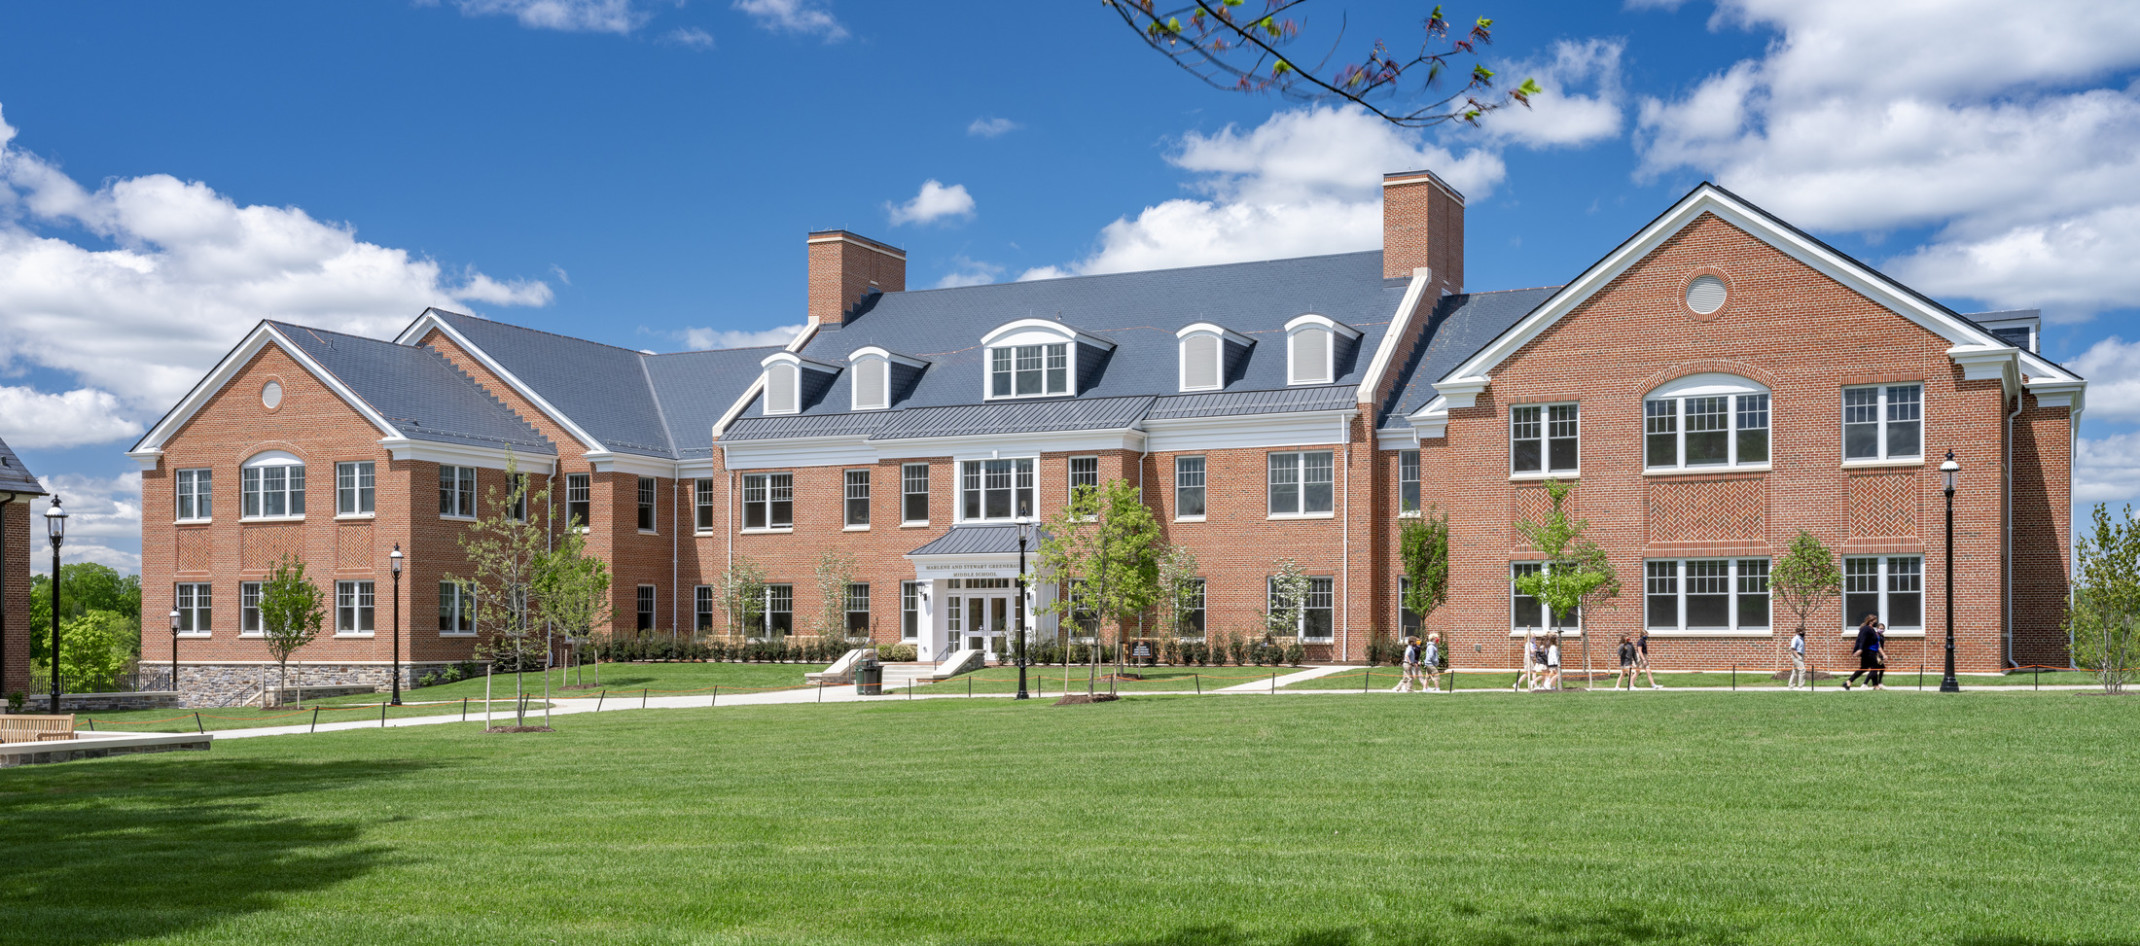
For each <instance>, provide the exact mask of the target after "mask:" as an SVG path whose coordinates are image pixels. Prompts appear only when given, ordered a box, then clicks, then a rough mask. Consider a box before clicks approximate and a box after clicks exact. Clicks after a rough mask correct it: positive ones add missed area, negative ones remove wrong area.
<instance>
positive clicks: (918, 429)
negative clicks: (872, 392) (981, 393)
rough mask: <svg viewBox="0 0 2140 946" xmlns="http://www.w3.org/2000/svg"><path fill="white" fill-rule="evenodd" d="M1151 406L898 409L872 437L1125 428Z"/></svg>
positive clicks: (1134, 402)
mask: <svg viewBox="0 0 2140 946" xmlns="http://www.w3.org/2000/svg"><path fill="white" fill-rule="evenodd" d="M1151 406H1152V399H1151V398H1148V397H1118V398H1107V399H1105V400H1096V401H1095V400H1084V399H1077V398H1064V399H1060V400H1051V401H1009V402H1002V401H999V402H996V403H993V404H971V405H967V406H964V407H923V408H912V409H909V410H904V411H897V412H894V413H893V414H892V417H891V420H890V421H888V422H887V423H886V424H885V425H884V426H883V428H881V429H879V430H878V431H877V432H876V433H874V434H871V435H870V437H869V439H871V440H906V439H911V438H915V437H965V436H973V435H976V434H1024V433H1045V432H1050V431H1062V430H1120V429H1123V428H1126V427H1133V426H1136V424H1137V422H1138V421H1139V420H1141V419H1143V417H1144V413H1145V411H1147V410H1149V409H1150V408H1151Z"/></svg>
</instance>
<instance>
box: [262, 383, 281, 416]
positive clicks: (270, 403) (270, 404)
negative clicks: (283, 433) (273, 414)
mask: <svg viewBox="0 0 2140 946" xmlns="http://www.w3.org/2000/svg"><path fill="white" fill-rule="evenodd" d="M260 403H261V404H263V405H265V406H266V407H267V409H268V410H271V411H272V410H274V409H275V408H278V407H281V406H282V382H280V381H270V382H268V383H266V384H263V385H261V386H260Z"/></svg>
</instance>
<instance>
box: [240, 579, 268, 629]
mask: <svg viewBox="0 0 2140 946" xmlns="http://www.w3.org/2000/svg"><path fill="white" fill-rule="evenodd" d="M264 633H266V629H265V628H264V627H263V626H262V625H261V623H260V583H259V582H257V581H241V582H239V583H238V634H239V635H240V636H248V637H258V636H260V635H261V634H264Z"/></svg>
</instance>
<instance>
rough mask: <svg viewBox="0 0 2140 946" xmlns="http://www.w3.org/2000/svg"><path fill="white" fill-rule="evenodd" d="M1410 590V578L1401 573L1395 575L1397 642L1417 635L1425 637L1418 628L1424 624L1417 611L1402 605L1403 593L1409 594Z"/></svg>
mask: <svg viewBox="0 0 2140 946" xmlns="http://www.w3.org/2000/svg"><path fill="white" fill-rule="evenodd" d="M1411 591H1412V579H1410V578H1407V577H1405V576H1403V575H1398V576H1397V640H1398V643H1403V642H1404V641H1406V640H1409V639H1411V638H1414V637H1418V638H1422V639H1424V638H1425V637H1426V635H1425V634H1422V633H1420V628H1422V627H1424V626H1425V622H1423V621H1421V620H1420V618H1419V615H1418V614H1417V613H1415V612H1414V611H1413V610H1412V609H1411V608H1407V607H1405V606H1404V597H1405V595H1407V594H1410V593H1411Z"/></svg>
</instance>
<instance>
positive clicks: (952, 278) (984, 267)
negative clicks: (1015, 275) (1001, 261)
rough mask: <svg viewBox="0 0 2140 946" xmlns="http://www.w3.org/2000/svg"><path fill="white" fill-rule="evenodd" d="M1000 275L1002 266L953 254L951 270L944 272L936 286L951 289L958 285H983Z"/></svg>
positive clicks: (1001, 274) (993, 280) (1000, 276)
mask: <svg viewBox="0 0 2140 946" xmlns="http://www.w3.org/2000/svg"><path fill="white" fill-rule="evenodd" d="M1002 276H1003V267H1001V266H998V265H996V264H994V263H988V262H983V261H981V260H977V259H968V258H966V257H964V256H954V257H952V258H951V271H950V272H948V273H945V274H944V278H942V279H939V280H937V281H936V288H938V289H952V288H956V287H959V286H985V285H988V284H989V283H992V282H995V281H996V280H997V279H1000V278H1002Z"/></svg>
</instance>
